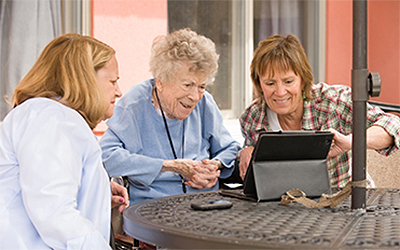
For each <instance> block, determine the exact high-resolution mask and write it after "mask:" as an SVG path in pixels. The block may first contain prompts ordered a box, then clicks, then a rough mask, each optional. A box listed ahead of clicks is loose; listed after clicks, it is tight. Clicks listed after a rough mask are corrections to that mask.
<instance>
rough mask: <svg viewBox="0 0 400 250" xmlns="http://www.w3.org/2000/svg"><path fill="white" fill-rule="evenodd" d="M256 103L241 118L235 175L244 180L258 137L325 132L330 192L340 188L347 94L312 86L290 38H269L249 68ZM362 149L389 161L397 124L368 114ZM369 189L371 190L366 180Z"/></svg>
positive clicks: (345, 158)
mask: <svg viewBox="0 0 400 250" xmlns="http://www.w3.org/2000/svg"><path fill="white" fill-rule="evenodd" d="M251 79H252V81H253V86H254V90H255V94H256V96H257V98H256V99H255V100H254V101H253V103H252V104H251V105H250V106H249V107H248V108H247V109H246V110H245V111H244V112H243V114H242V115H241V116H240V125H241V129H242V134H243V136H244V137H245V142H244V146H245V147H244V149H243V150H241V151H240V163H239V170H240V176H241V177H242V178H244V175H245V174H246V170H247V167H248V164H249V161H250V158H251V154H252V152H253V149H254V146H255V145H256V142H257V139H258V136H259V134H260V133H261V131H279V130H330V131H332V132H333V133H334V140H333V144H332V147H331V150H330V152H329V155H328V161H327V165H328V172H329V176H330V180H331V186H332V187H338V188H342V187H344V186H345V185H346V184H347V182H349V181H350V177H351V170H350V169H351V148H352V135H351V133H352V131H351V130H352V117H353V108H352V99H351V89H350V88H349V87H347V86H341V85H333V86H330V85H327V84H325V83H318V84H315V85H314V84H313V81H314V78H313V74H312V70H311V67H310V65H309V64H308V60H307V57H306V54H305V52H304V49H303V47H302V45H301V43H300V41H299V40H298V39H297V38H296V37H294V36H293V35H288V36H287V37H283V36H281V35H274V36H272V37H269V38H267V39H266V40H264V41H262V42H260V44H259V46H258V48H257V49H256V51H255V52H254V57H253V61H252V63H251ZM367 128H368V129H367V148H368V149H375V150H377V151H378V152H380V153H381V154H383V155H389V154H391V153H393V152H394V151H396V150H397V149H399V147H400V120H399V118H398V117H397V116H395V115H391V114H386V113H384V112H383V111H382V110H380V109H379V108H373V107H372V106H370V105H368V108H367ZM369 183H370V186H372V185H373V182H372V180H371V179H370V177H369Z"/></svg>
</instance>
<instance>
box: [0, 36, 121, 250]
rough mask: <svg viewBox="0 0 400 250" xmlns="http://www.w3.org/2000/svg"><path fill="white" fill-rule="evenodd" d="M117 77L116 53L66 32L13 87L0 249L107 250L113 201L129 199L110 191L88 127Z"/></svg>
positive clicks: (2, 170) (0, 140)
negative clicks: (112, 195) (14, 87)
mask: <svg viewBox="0 0 400 250" xmlns="http://www.w3.org/2000/svg"><path fill="white" fill-rule="evenodd" d="M118 78H119V73H118V63H117V60H116V57H115V51H114V49H112V48H111V47H110V46H108V45H106V44H104V43H102V42H100V41H98V40H96V39H94V38H92V37H89V36H81V35H78V34H65V35H62V36H60V37H58V38H56V39H54V40H53V41H51V42H50V43H49V44H48V45H47V46H46V48H45V49H44V50H43V52H42V53H41V55H40V57H39V58H38V60H37V61H36V63H35V65H34V66H33V68H32V69H31V70H30V71H29V72H28V74H27V75H26V76H25V77H24V79H22V81H21V82H20V83H19V84H18V86H17V88H16V89H15V92H14V94H13V96H12V104H13V107H14V108H13V110H11V112H10V113H9V114H8V115H7V116H6V117H5V119H4V121H3V123H2V125H1V126H0V194H1V196H0V218H1V219H0V248H1V249H110V246H109V240H110V217H111V200H112V201H115V202H116V204H115V205H119V206H120V209H123V208H124V207H126V206H127V205H128V194H127V191H126V189H125V188H124V187H122V186H118V185H116V184H115V183H111V188H110V181H109V177H108V175H107V173H106V171H105V170H104V168H103V165H102V162H101V149H100V146H99V144H98V141H97V139H96V137H95V136H94V134H93V132H92V129H93V128H94V127H95V126H96V124H97V123H99V122H100V121H101V120H103V119H107V118H109V117H110V116H111V115H112V114H113V108H114V103H115V98H117V97H120V96H121V91H120V89H119V87H118V83H117V81H118ZM111 193H112V194H116V195H115V196H114V197H113V199H111V198H110V197H111ZM124 199H125V201H124Z"/></svg>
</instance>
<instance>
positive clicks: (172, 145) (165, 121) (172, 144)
mask: <svg viewBox="0 0 400 250" xmlns="http://www.w3.org/2000/svg"><path fill="white" fill-rule="evenodd" d="M154 91H155V93H156V97H157V102H158V105H159V106H160V110H161V115H162V117H163V120H164V125H165V130H166V131H167V135H168V140H169V144H170V146H171V150H172V153H173V154H174V157H175V159H178V157H177V156H176V152H175V148H174V143H173V142H172V139H171V134H170V133H169V129H168V124H167V119H166V118H165V114H164V111H163V109H162V107H161V102H160V98H159V97H158V93H157V87H155V88H154ZM182 124H183V131H182V134H183V135H182V158H183V155H184V146H185V121H183V122H182ZM179 177H181V181H182V191H183V192H184V193H186V185H185V180H184V179H183V177H182V175H179Z"/></svg>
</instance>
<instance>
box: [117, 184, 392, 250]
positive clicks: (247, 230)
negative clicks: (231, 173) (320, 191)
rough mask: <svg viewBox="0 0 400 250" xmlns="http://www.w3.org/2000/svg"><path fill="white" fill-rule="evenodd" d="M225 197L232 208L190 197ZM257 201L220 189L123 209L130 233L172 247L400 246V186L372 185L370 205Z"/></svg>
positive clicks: (298, 247)
mask: <svg viewBox="0 0 400 250" xmlns="http://www.w3.org/2000/svg"><path fill="white" fill-rule="evenodd" d="M238 192H240V191H238ZM219 199H225V200H229V201H232V202H233V207H232V208H230V209H225V210H211V211H195V210H192V209H191V208H190V204H191V202H196V201H212V200H219ZM350 203H351V199H350V197H349V198H348V199H347V200H346V201H345V202H343V203H342V204H341V205H339V206H338V207H336V208H320V209H308V208H306V207H304V206H302V205H301V204H294V203H292V204H289V205H287V206H283V205H281V204H280V202H259V203H257V202H253V201H246V200H241V199H237V198H231V197H223V196H221V195H220V194H219V193H218V192H204V193H197V194H184V195H177V196H169V197H164V198H158V199H153V200H148V201H144V202H141V203H137V204H135V205H132V206H130V207H129V208H127V209H126V210H125V212H124V222H125V226H124V229H125V232H126V233H127V234H128V235H130V236H132V237H134V238H136V239H139V240H142V241H144V242H149V243H153V244H155V245H157V246H162V247H166V248H169V249H400V190H399V189H369V190H367V200H366V204H367V208H366V209H365V210H364V209H363V210H354V211H352V210H351V208H350V207H351V204H350Z"/></svg>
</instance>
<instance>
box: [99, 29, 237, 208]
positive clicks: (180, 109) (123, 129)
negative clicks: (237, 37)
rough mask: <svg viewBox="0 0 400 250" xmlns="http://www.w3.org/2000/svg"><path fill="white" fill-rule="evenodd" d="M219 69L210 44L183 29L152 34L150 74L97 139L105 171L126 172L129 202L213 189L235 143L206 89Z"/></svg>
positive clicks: (223, 174)
mask: <svg viewBox="0 0 400 250" xmlns="http://www.w3.org/2000/svg"><path fill="white" fill-rule="evenodd" d="M217 69H218V55H217V53H216V51H215V45H214V43H213V42H212V41H211V40H210V39H208V38H206V37H204V36H201V35H198V34H196V33H195V32H194V31H191V30H189V29H182V30H179V31H176V32H173V33H171V34H169V35H167V36H163V37H159V38H157V39H156V40H155V41H154V42H153V45H152V54H151V59H150V70H151V72H152V74H153V76H154V78H151V79H148V80H146V81H144V82H142V83H139V84H137V85H134V86H133V87H132V88H131V89H130V90H129V91H128V92H127V93H126V94H125V95H124V97H123V98H121V99H120V100H119V102H118V104H117V105H116V108H115V113H114V115H113V116H112V117H111V119H109V121H108V122H107V125H108V129H107V131H106V132H105V134H104V135H103V137H102V139H101V141H100V145H101V147H102V150H103V162H104V165H105V168H106V169H107V171H108V173H109V174H110V176H119V175H120V176H127V177H129V178H128V179H129V184H130V185H129V194H130V200H131V202H133V203H135V202H139V201H143V200H145V199H151V198H156V197H163V196H167V195H175V194H182V193H185V192H198V191H209V190H217V189H218V177H221V178H224V177H228V176H230V174H231V173H232V170H233V168H232V166H233V164H234V159H235V155H236V154H237V152H238V149H239V148H240V145H239V144H238V142H236V141H235V140H234V139H233V138H232V137H231V135H230V134H229V132H228V131H227V130H226V128H225V127H224V126H223V125H222V122H223V121H222V116H221V113H220V111H219V109H218V106H217V104H216V103H215V101H214V100H213V98H212V96H211V95H210V94H209V93H208V92H207V91H206V87H207V84H211V83H212V81H213V78H214V75H215V74H216V73H217Z"/></svg>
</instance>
